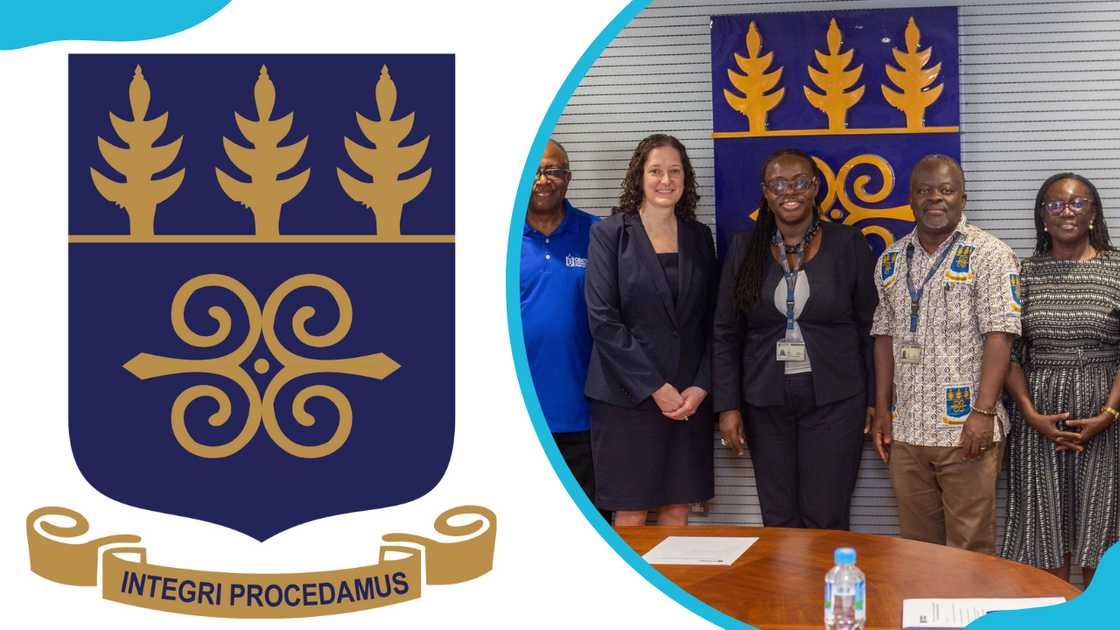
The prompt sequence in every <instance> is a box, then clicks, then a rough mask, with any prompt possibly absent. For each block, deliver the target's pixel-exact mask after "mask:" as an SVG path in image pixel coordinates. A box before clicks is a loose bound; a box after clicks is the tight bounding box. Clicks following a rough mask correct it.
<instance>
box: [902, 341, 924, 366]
mask: <svg viewBox="0 0 1120 630" xmlns="http://www.w3.org/2000/svg"><path fill="white" fill-rule="evenodd" d="M898 360H899V363H921V362H922V347H921V346H919V345H918V343H917V342H916V341H914V340H912V339H908V340H906V341H903V342H902V347H901V348H899V353H898Z"/></svg>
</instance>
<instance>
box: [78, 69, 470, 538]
mask: <svg viewBox="0 0 1120 630" xmlns="http://www.w3.org/2000/svg"><path fill="white" fill-rule="evenodd" d="M454 85H455V81H454V58H453V57H452V56H450V55H149V56H142V55H140V56H138V55H77V56H72V57H71V58H70V72H69V86H70V90H69V99H70V106H69V123H70V124H69V138H70V152H69V191H70V195H69V203H70V211H69V221H70V239H69V240H70V245H69V249H70V257H69V260H70V283H69V297H70V304H69V308H70V331H69V332H70V364H69V391H70V399H69V404H70V439H71V446H72V449H73V453H74V457H75V460H76V462H77V464H78V467H79V469H80V470H81V472H82V474H83V475H84V476H85V478H86V479H87V480H88V481H89V483H91V484H92V485H93V486H94V487H95V488H97V489H98V490H99V491H100V492H102V493H104V494H106V495H108V496H109V497H111V498H113V499H116V500H118V501H121V502H124V503H126V504H129V505H133V506H137V507H141V508H145V509H150V510H157V511H161V512H167V513H171V514H177V515H183V516H188V517H193V518H198V519H203V520H206V521H210V522H214V523H218V524H221V525H224V526H227V527H231V528H234V529H236V530H239V531H241V532H244V533H246V534H248V535H250V536H253V537H254V538H257V539H260V540H264V539H266V538H268V537H270V536H272V535H274V534H276V533H278V532H280V531H283V530H285V529H287V528H290V527H293V526H295V525H298V524H300V523H303V522H306V521H310V520H313V519H317V518H321V517H324V516H329V515H333V514H340V513H346V512H353V511H358V510H368V509H372V508H378V507H384V506H390V505H396V504H400V503H404V502H407V501H411V500H413V499H416V498H418V497H420V496H422V495H424V494H425V493H427V492H428V491H429V490H431V489H432V488H433V487H434V486H435V485H436V484H437V483H438V482H439V480H440V478H441V477H442V476H443V474H444V472H445V470H446V468H447V464H448V461H449V459H450V454H451V447H452V441H453V437H454V363H455V360H454V345H455V344H454V314H455V311H454V240H455V239H454V229H455V224H454V221H455V208H454V191H455V182H454V172H455V171H454V155H455V147H454V139H455V130H454V120H455V115H454V98H453V95H454Z"/></svg>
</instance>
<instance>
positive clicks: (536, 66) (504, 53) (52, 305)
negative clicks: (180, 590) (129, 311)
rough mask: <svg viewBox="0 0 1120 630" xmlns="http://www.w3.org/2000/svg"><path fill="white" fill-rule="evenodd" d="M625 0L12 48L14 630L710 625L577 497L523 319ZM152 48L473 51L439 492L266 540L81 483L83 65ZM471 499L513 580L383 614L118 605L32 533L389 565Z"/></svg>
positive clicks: (422, 12)
mask: <svg viewBox="0 0 1120 630" xmlns="http://www.w3.org/2000/svg"><path fill="white" fill-rule="evenodd" d="M624 5H625V3H624V2H622V1H620V0H609V1H604V0H593V1H574V2H573V1H565V2H539V3H538V2H524V3H521V2H517V3H514V2H510V3H500V4H499V3H494V4H492V5H488V4H484V3H473V2H452V1H446V2H437V1H434V0H408V1H407V2H391V3H389V2H386V3H364V2H363V3H358V2H351V3H345V2H328V1H323V0H319V1H317V2H299V3H297V2H290V3H280V2H265V1H264V0H234V1H233V2H232V3H231V5H230V6H227V7H226V8H225V9H223V10H222V11H220V12H219V13H218V14H217V15H215V16H214V17H211V18H210V19H208V20H207V21H205V22H203V23H202V24H200V25H198V26H196V27H194V28H191V29H189V30H187V31H185V32H182V33H179V34H176V35H172V36H170V37H165V38H161V39H156V40H151V41H144V42H132V43H98V42H61V43H51V44H46V45H39V46H34V47H31V48H26V49H22V50H16V51H6V52H0V86H3V87H2V88H0V94H3V99H2V100H0V142H2V144H0V182H2V194H3V198H2V199H3V202H2V206H0V222H2V223H0V234H2V235H3V247H0V257H2V269H3V278H4V287H3V288H4V291H3V296H4V297H3V298H2V303H0V330H2V331H3V340H4V353H3V361H2V362H0V365H2V366H3V367H2V371H3V372H2V374H0V383H3V385H2V388H3V389H2V390H0V400H2V401H3V410H4V413H3V422H4V424H3V427H4V429H3V430H4V433H3V436H4V437H3V442H2V443H3V445H4V450H3V455H2V457H0V465H2V466H3V476H2V479H3V488H4V490H3V495H2V496H3V501H2V502H0V550H2V551H0V553H2V556H0V566H2V567H3V569H2V570H3V588H2V590H0V593H3V601H4V615H3V616H4V618H5V625H6V626H7V627H26V626H29V625H30V624H32V623H34V624H36V625H38V626H39V627H48V628H50V627H59V626H61V625H62V624H81V625H82V626H92V627H104V626H109V625H110V624H111V625H112V626H113V627H119V628H132V627H151V626H153V625H155V624H159V625H161V626H163V627H192V628H193V627H211V626H223V627H225V626H229V625H232V624H246V623H254V624H255V625H257V626H260V625H262V624H267V625H269V626H271V625H277V624H281V623H282V624H284V625H285V626H286V627H312V626H314V627H328V626H329V627H334V626H339V627H350V626H362V627H370V626H371V625H373V624H378V625H379V626H380V627H402V626H404V627H431V626H435V625H437V624H440V623H449V624H455V625H465V626H467V627H479V626H483V625H487V626H489V625H491V624H496V625H498V626H499V627H503V626H513V625H519V626H520V625H532V626H540V627H601V626H606V625H608V624H622V623H647V624H648V623H649V622H654V623H655V625H657V626H676V627H680V626H682V625H685V626H698V625H701V624H703V623H704V622H703V621H702V620H700V619H699V618H698V617H696V616H695V615H693V614H692V613H690V612H688V611H687V610H685V609H684V608H682V607H681V606H679V605H678V604H677V603H675V602H673V601H672V600H670V599H669V598H668V597H666V596H664V595H662V594H661V593H660V592H659V591H658V590H657V589H655V588H654V587H653V586H651V585H649V584H648V583H646V581H645V580H644V579H643V578H641V577H640V576H639V575H637V574H636V573H635V572H634V571H633V570H631V569H630V567H629V566H628V565H627V564H626V563H625V562H624V561H623V560H622V559H621V558H619V557H618V556H616V555H615V553H614V551H613V550H612V549H611V548H610V547H609V546H608V545H607V544H606V543H605V542H604V541H603V540H602V539H601V538H600V537H599V535H598V534H597V533H596V532H595V531H594V529H593V528H592V527H591V525H590V524H588V523H587V522H586V521H585V520H584V518H583V516H582V515H581V514H580V513H579V511H578V510H577V509H576V507H575V505H574V504H573V503H572V502H571V501H570V500H569V498H568V496H567V494H566V492H565V491H564V489H563V487H562V486H561V484H560V482H559V480H558V479H557V478H556V476H555V474H554V473H553V471H552V468H551V466H550V465H549V463H548V461H547V459H546V458H545V454H544V452H543V450H542V449H541V446H540V444H539V442H538V440H537V438H536V436H535V434H534V432H533V429H532V426H531V424H530V422H529V419H528V414H527V412H526V410H525V405H524V403H523V401H522V398H521V395H520V391H519V389H518V385H517V380H516V376H515V374H514V369H513V361H512V358H511V354H510V349H509V341H508V332H507V326H506V306H505V284H504V282H505V281H504V277H505V264H506V261H505V255H506V245H507V236H508V233H509V227H510V217H511V211H512V208H513V201H514V195H515V193H516V188H517V183H518V178H519V175H520V173H521V170H522V167H523V166H524V162H525V159H526V157H527V153H528V150H529V146H530V143H531V141H532V139H533V137H534V135H535V134H536V132H537V128H538V126H539V125H540V122H541V120H542V118H543V116H544V114H545V111H546V109H547V107H548V105H549V103H550V102H551V100H552V98H553V96H554V95H555V94H556V91H557V90H558V88H559V87H560V84H561V82H562V81H563V79H564V77H565V76H566V75H567V73H568V72H569V71H570V70H571V68H572V66H573V65H574V64H575V62H576V60H577V58H578V57H579V55H580V54H582V53H583V51H584V50H585V49H586V48H587V46H588V45H589V44H590V43H591V42H592V41H593V40H594V38H595V37H596V36H597V35H598V33H599V31H600V30H601V29H602V28H603V27H604V26H605V25H606V24H607V23H608V22H609V21H610V20H611V19H612V18H613V17H614V16H615V15H616V14H617V13H618V11H620V10H621V9H622V8H623V6H624ZM130 52H135V53H137V54H142V53H253V52H260V53H328V52H329V53H453V54H455V55H456V61H455V66H456V82H457V85H456V89H455V98H456V119H457V120H456V134H457V137H456V147H457V152H456V164H457V169H458V174H457V190H456V212H457V220H456V231H457V237H456V238H457V242H456V268H457V271H456V274H457V278H456V283H457V295H456V302H457V312H456V320H457V323H456V339H457V343H456V349H455V356H456V363H457V365H456V372H457V375H458V377H457V382H456V397H457V400H456V409H457V420H456V422H457V426H456V435H455V449H454V453H453V455H452V459H451V464H450V467H449V469H448V471H447V474H446V476H445V477H444V479H443V481H442V482H441V483H440V484H439V485H438V486H437V487H436V488H435V490H433V491H432V492H431V493H429V494H428V495H427V496H425V497H423V498H421V499H419V500H417V501H414V502H412V503H410V504H408V505H404V506H399V507H395V508H389V509H384V510H377V511H371V512H364V513H358V514H351V515H344V516H336V517H332V518H328V519H323V520H320V521H316V522H312V523H308V524H305V525H302V526H300V527H297V528H294V529H292V530H289V531H287V532H284V533H282V534H280V535H278V536H276V537H274V538H272V539H270V540H268V541H267V542H265V543H259V542H257V541H255V540H252V539H250V538H248V537H246V536H244V535H242V534H239V533H237V532H234V531H232V530H228V529H225V528H222V527H218V526H215V525H211V524H207V523H203V522H201V521H195V520H191V519H186V518H179V517H173V516H168V515H163V514H157V513H154V512H147V511H144V510H139V509H135V508H132V507H129V506H126V505H122V504H120V503H117V502H115V501H112V500H110V499H108V498H106V497H105V496H103V495H101V494H99V493H98V492H97V491H95V490H94V489H93V488H92V487H91V486H90V485H89V484H88V483H87V482H86V481H85V480H84V479H83V478H82V476H81V475H80V474H79V472H78V470H77V467H76V465H75V464H74V460H73V457H72V455H71V451H70V444H69V437H68V433H67V398H66V391H67V337H66V334H67V333H66V330H67V317H68V314H67V297H66V296H67V272H66V255H67V245H66V242H67V241H66V237H67V192H66V183H65V182H66V172H67V169H68V168H69V166H68V163H67V155H66V147H67V129H66V120H67V76H66V73H67V58H66V56H67V54H68V53H130ZM75 315H76V316H80V314H75ZM421 404H423V403H422V401H417V405H421ZM106 411H107V415H108V416H111V415H112V410H106ZM403 420H405V421H407V419H403ZM151 474H157V475H158V474H160V471H152V472H151ZM233 482H234V483H236V480H233ZM251 491H252V489H251V488H246V492H251ZM293 494H294V495H295V496H296V497H298V492H294V493H293ZM468 503H474V504H479V505H484V506H487V507H489V508H491V509H492V510H494V511H495V512H496V513H497V515H498V519H499V524H498V538H497V551H496V554H495V559H494V570H493V571H492V572H491V573H489V574H487V575H485V576H483V577H481V578H479V579H476V580H473V581H471V582H467V583H464V584H460V585H454V586H443V587H427V588H425V594H424V597H423V598H421V599H420V600H417V601H413V602H408V603H404V604H399V605H394V606H390V607H387V608H383V609H377V610H372V611H367V612H360V613H351V614H348V615H341V616H334V617H321V618H314V619H309V620H287V621H272V622H245V621H236V620H220V619H207V618H201V617H188V616H182V615H174V614H170V613H159V612H153V611H147V610H143V609H140V608H133V607H129V606H124V605H120V604H115V603H112V602H107V601H104V600H102V599H101V598H100V594H99V590H98V589H95V588H78V587H71V586H64V585H60V584H56V583H53V582H49V581H47V580H44V579H41V578H39V577H38V576H36V575H34V574H33V573H31V571H30V569H29V565H28V558H27V545H26V533H25V523H24V521H25V518H26V515H27V514H28V513H29V512H30V511H31V510H34V509H36V508H38V507H41V506H44V505H65V506H67V507H70V508H72V509H75V510H78V511H79V512H82V513H83V514H85V516H86V517H87V518H89V519H90V521H91V532H90V535H91V536H102V535H109V534H117V533H131V534H137V535H140V536H142V537H143V544H144V545H146V546H147V548H148V551H149V556H148V558H149V561H151V562H154V563H157V564H163V565H170V566H180V567H189V568H198V569H208V570H225V571H243V572H256V571H262V572H263V571H277V572H280V571H300V570H313V569H318V570H324V569H334V568H343V567H351V566H359V565H361V564H367V563H372V562H373V561H374V560H375V554H376V550H377V547H378V541H379V538H380V535H381V534H383V533H388V532H394V531H402V532H412V533H416V534H421V535H428V534H432V533H433V532H432V531H431V529H430V527H431V523H432V521H433V520H434V519H435V517H436V516H437V515H438V514H439V513H440V512H442V511H443V510H445V509H447V508H449V507H453V506H456V505H460V504H468ZM13 621H14V622H15V623H14V625H13V623H12V622H13Z"/></svg>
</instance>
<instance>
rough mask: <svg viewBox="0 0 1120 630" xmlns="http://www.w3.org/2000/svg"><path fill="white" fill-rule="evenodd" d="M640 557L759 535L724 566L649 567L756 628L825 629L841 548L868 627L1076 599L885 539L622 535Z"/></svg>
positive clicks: (959, 557) (971, 557)
mask: <svg viewBox="0 0 1120 630" xmlns="http://www.w3.org/2000/svg"><path fill="white" fill-rule="evenodd" d="M615 531H617V532H618V534H619V535H620V536H621V537H622V539H623V540H625V541H626V543H627V544H629V545H630V547H631V548H632V549H634V551H637V552H638V553H639V554H644V553H645V552H647V551H649V550H650V549H652V548H653V547H654V546H655V545H656V544H657V543H659V542H661V541H662V540H663V539H665V537H667V536H757V537H758V538H759V540H758V542H756V543H755V544H754V545H753V546H752V547H751V548H750V549H748V550H747V552H746V553H744V554H743V555H742V556H740V557H739V559H738V560H737V561H736V562H735V564H733V565H732V566H729V567H724V566H717V567H713V566H680V565H654V568H655V569H657V570H658V571H660V572H661V573H662V574H663V575H664V576H665V577H667V578H668V579H669V580H670V581H672V582H674V583H676V584H677V585H679V586H680V587H681V588H683V589H684V590H686V591H688V592H689V593H691V594H693V595H695V596H696V597H697V598H698V599H700V600H701V601H703V602H705V603H707V604H708V605H710V606H712V607H713V608H716V609H718V610H720V611H722V612H724V613H726V614H728V615H730V616H731V617H735V618H736V619H740V620H742V621H745V622H747V623H749V624H751V625H754V626H758V627H760V628H784V629H793V628H821V627H823V625H824V620H823V607H824V574H825V573H827V572H828V570H829V569H830V568H832V564H833V562H832V552H833V551H834V550H835V549H836V548H837V547H853V548H854V549H855V550H856V553H857V555H858V558H857V560H856V565H857V566H859V568H860V569H861V570H862V571H863V572H864V573H865V574H866V575H867V628H868V629H871V628H893V629H897V628H899V627H900V626H901V625H902V600H903V599H911V598H925V597H1049V596H1053V597H1065V598H1067V599H1071V598H1073V597H1076V596H1077V595H1079V594H1080V593H1081V591H1080V590H1078V589H1077V588H1075V587H1073V586H1071V585H1070V584H1068V583H1066V582H1064V581H1062V580H1060V579H1058V578H1056V577H1054V576H1052V575H1050V574H1049V573H1046V572H1045V571H1041V570H1039V569H1035V568H1033V567H1029V566H1026V565H1023V564H1019V563H1017V562H1011V561H1009V560H1003V559H1001V558H995V557H992V556H987V555H983V554H979V553H974V552H971V551H963V550H960V549H951V548H948V547H943V546H940V545H931V544H929V543H921V542H915V541H913V540H905V539H902V538H894V537H890V536H874V535H871V534H857V533H853V532H837V531H828V530H816V529H784V528H766V527H732V526H724V527H718V526H688V527H652V526H650V527H621V528H618V529H616V530H615Z"/></svg>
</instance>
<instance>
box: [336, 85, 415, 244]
mask: <svg viewBox="0 0 1120 630" xmlns="http://www.w3.org/2000/svg"><path fill="white" fill-rule="evenodd" d="M374 98H375V100H376V102H377V113H378V116H379V120H370V119H368V118H366V117H365V116H363V115H362V114H361V113H360V112H355V113H354V115H355V116H356V117H357V120H358V127H359V128H360V129H361V131H362V134H363V135H364V136H365V137H366V139H367V140H369V141H370V142H371V143H373V148H370V147H366V146H362V145H360V144H358V143H357V142H354V141H353V140H351V139H350V138H343V143H344V145H345V147H346V153H347V155H349V156H350V159H351V161H353V162H354V164H355V165H356V166H357V167H358V168H359V169H361V170H362V172H364V173H366V174H367V175H369V176H370V177H371V178H372V180H373V181H370V182H364V181H360V180H358V179H356V178H354V177H352V176H351V175H350V174H349V173H347V172H346V171H344V170H342V169H341V168H338V169H337V171H338V181H339V183H340V184H342V189H343V190H345V191H346V194H347V195H349V196H350V198H351V199H353V200H354V201H357V202H358V203H360V204H362V205H363V206H365V207H367V208H369V209H371V210H373V214H374V216H375V217H376V220H377V235H378V236H400V233H401V215H402V214H403V213H404V205H405V204H406V203H408V202H409V201H412V200H413V199H415V198H416V197H417V196H418V195H419V194H420V193H421V192H423V191H424V188H426V187H427V186H428V180H430V179H431V176H432V169H430V168H429V169H427V170H426V171H424V172H422V173H420V174H419V175H416V176H414V177H410V178H408V179H400V176H401V175H402V174H404V173H407V172H408V171H410V170H412V169H414V168H416V166H417V165H418V164H420V160H421V159H422V158H423V157H424V153H425V151H427V149H428V139H429V138H430V137H431V136H425V137H424V139H423V140H421V141H419V142H417V143H416V144H413V145H409V146H401V142H403V141H404V139H405V137H406V136H408V134H409V132H410V131H412V124H413V122H414V119H415V117H416V113H415V112H412V113H410V114H408V115H407V116H405V117H404V118H399V119H397V120H393V110H394V109H396V106H397V86H396V84H395V83H394V82H393V79H392V77H390V76H389V67H388V66H382V67H381V76H380V77H379V78H378V79H377V85H376V86H375V88H374Z"/></svg>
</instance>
